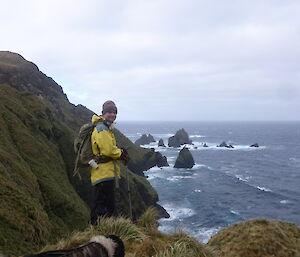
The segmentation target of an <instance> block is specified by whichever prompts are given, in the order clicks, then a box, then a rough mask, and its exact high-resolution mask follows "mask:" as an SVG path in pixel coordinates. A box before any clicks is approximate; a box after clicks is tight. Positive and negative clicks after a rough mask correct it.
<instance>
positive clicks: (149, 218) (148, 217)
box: [137, 207, 159, 230]
mask: <svg viewBox="0 0 300 257" xmlns="http://www.w3.org/2000/svg"><path fill="white" fill-rule="evenodd" d="M158 218H159V213H158V211H157V209H155V208H154V207H150V208H148V209H147V210H146V211H145V212H144V214H143V215H142V216H140V217H139V218H138V220H137V225H138V226H139V227H141V228H144V229H147V230H151V229H153V228H157V227H158V223H157V220H158Z"/></svg>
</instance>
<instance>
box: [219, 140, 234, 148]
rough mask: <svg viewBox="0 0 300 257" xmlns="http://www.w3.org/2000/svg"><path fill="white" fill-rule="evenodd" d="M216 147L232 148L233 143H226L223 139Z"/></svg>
mask: <svg viewBox="0 0 300 257" xmlns="http://www.w3.org/2000/svg"><path fill="white" fill-rule="evenodd" d="M217 147H225V148H234V146H233V145H227V143H226V142H225V141H223V142H222V143H221V144H219V145H217Z"/></svg>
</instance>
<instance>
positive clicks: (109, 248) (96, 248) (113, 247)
mask: <svg viewBox="0 0 300 257" xmlns="http://www.w3.org/2000/svg"><path fill="white" fill-rule="evenodd" d="M124 256H125V250H124V244H123V242H122V240H121V239H120V238H119V237H117V236H114V235H110V236H94V237H93V238H91V240H90V242H88V243H86V244H84V245H80V246H79V247H76V248H72V249H66V250H53V251H47V252H42V253H38V254H30V255H25V256H24V257H124Z"/></svg>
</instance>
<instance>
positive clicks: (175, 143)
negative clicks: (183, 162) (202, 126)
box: [168, 129, 192, 147]
mask: <svg viewBox="0 0 300 257" xmlns="http://www.w3.org/2000/svg"><path fill="white" fill-rule="evenodd" d="M184 144H192V141H191V140H190V139H189V135H188V133H187V132H186V131H185V130H184V129H180V130H178V131H177V132H176V134H175V135H174V136H172V137H170V138H169V140H168V146H170V147H180V146H181V145H184Z"/></svg>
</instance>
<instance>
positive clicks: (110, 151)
mask: <svg viewBox="0 0 300 257" xmlns="http://www.w3.org/2000/svg"><path fill="white" fill-rule="evenodd" d="M103 121H104V118H103V117H102V116H97V115H93V117H92V122H93V123H96V122H97V125H96V127H95V128H94V131H93V133H92V141H91V142H92V150H93V154H94V155H97V156H100V155H104V156H108V157H111V158H112V159H113V160H112V161H109V162H105V163H99V164H98V168H97V169H94V168H92V169H91V182H92V185H96V184H98V183H100V182H103V181H107V180H112V179H114V177H115V175H116V176H117V177H118V178H120V175H121V173H120V165H119V161H117V160H118V159H119V158H120V156H121V153H122V150H121V149H120V148H118V147H117V145H116V139H115V136H114V134H113V133H112V129H113V126H112V125H111V126H110V127H107V125H106V124H104V123H103Z"/></svg>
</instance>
